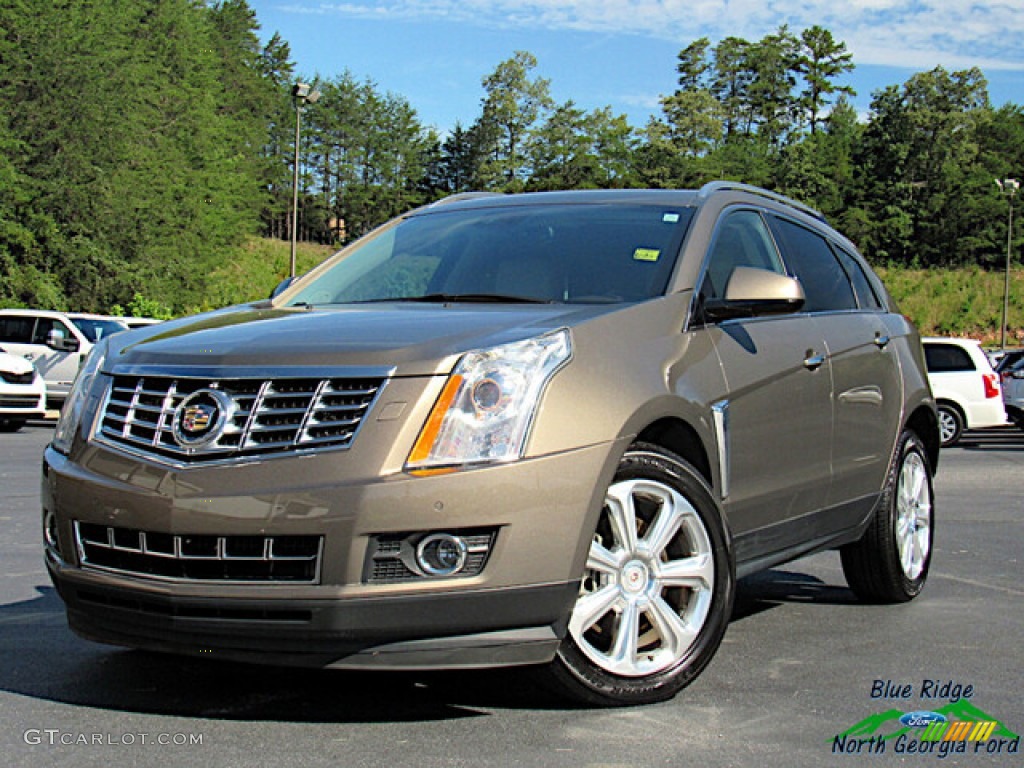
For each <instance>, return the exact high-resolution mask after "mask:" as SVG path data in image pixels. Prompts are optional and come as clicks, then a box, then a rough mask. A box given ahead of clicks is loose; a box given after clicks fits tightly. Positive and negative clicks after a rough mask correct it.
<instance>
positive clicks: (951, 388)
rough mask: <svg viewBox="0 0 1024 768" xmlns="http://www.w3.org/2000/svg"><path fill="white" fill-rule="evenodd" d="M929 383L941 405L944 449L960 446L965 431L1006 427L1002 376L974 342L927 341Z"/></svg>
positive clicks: (926, 356)
mask: <svg viewBox="0 0 1024 768" xmlns="http://www.w3.org/2000/svg"><path fill="white" fill-rule="evenodd" d="M923 342H924V355H925V360H926V362H927V364H928V381H929V382H930V383H931V385H932V392H933V393H934V395H935V401H936V402H937V403H938V406H939V426H940V428H941V430H942V446H943V447H944V448H945V447H947V446H950V445H956V443H958V442H959V441H960V437H961V435H963V431H964V430H965V429H981V428H984V427H1001V426H1003V425H1004V424H1006V410H1005V409H1004V408H1003V398H1002V391H1001V389H1000V386H999V376H998V375H996V373H995V372H994V371H993V370H992V365H991V364H990V363H989V361H988V358H987V357H986V356H985V353H984V352H983V351H982V349H981V343H980V342H977V341H974V340H973V339H946V338H926V339H923Z"/></svg>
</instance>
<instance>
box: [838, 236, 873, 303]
mask: <svg viewBox="0 0 1024 768" xmlns="http://www.w3.org/2000/svg"><path fill="white" fill-rule="evenodd" d="M832 248H833V250H835V253H836V256H838V257H839V263H840V264H842V265H843V269H845V270H846V274H847V275H849V277H850V282H851V283H853V290H854V292H855V293H856V294H857V301H858V302H860V306H861V308H862V309H881V308H882V302H881V300H879V298H878V294H876V293H875V289H874V288H872V287H871V281H870V280H868V277H867V275H866V274H864V268H863V267H861V265H860V262H859V261H857V259H855V258H854V257H853V256H852V255H851V254H849V253H847V252H846V250H844V249H843V248H840V247H839V246H837V245H836V244H835V243H833V244H832Z"/></svg>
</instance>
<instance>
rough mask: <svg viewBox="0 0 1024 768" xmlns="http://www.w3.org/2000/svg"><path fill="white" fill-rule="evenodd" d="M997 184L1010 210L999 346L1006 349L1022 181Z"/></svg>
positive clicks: (1007, 227) (1009, 180)
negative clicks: (1015, 222)
mask: <svg viewBox="0 0 1024 768" xmlns="http://www.w3.org/2000/svg"><path fill="white" fill-rule="evenodd" d="M996 186H997V187H999V191H1000V192H1002V193H1003V194H1004V195H1006V198H1007V202H1009V204H1010V206H1009V208H1010V210H1009V212H1008V213H1007V219H1006V279H1005V282H1004V285H1003V326H1002V328H1000V329H999V348H1000V349H1002V350H1003V351H1005V350H1006V324H1007V322H1008V320H1009V314H1010V256H1011V254H1012V250H1013V198H1014V197H1016V195H1017V190H1018V189H1020V182H1019V181H1017V179H1003V180H1002V181H1000V180H999V179H996Z"/></svg>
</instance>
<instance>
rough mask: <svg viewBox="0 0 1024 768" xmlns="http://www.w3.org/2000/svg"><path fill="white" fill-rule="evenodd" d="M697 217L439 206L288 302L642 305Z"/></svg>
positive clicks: (664, 278)
mask: <svg viewBox="0 0 1024 768" xmlns="http://www.w3.org/2000/svg"><path fill="white" fill-rule="evenodd" d="M691 215H692V211H691V210H690V209H688V208H677V209H671V210H668V209H664V208H660V207H654V206H649V205H611V204H579V205H531V206H524V205H515V206H508V207H501V208H494V207H484V208H470V209H462V210H456V211H445V210H444V209H443V208H442V209H434V210H431V211H428V212H426V213H423V214H420V215H416V216H412V217H410V218H408V219H404V220H402V221H400V222H399V223H397V224H396V225H393V226H391V227H387V228H385V229H383V230H380V231H379V232H377V233H375V234H374V235H371V236H370V237H368V238H365V239H363V240H361V241H359V242H357V243H356V244H355V246H354V248H353V249H350V250H349V251H348V252H347V253H346V254H345V256H344V257H343V258H340V259H339V260H338V261H337V262H336V263H335V264H334V265H333V266H330V267H329V268H328V269H327V270H326V271H325V272H324V273H323V274H321V275H320V276H319V277H318V278H317V279H316V280H315V281H314V282H313V283H312V284H310V285H308V286H306V288H305V289H303V290H302V291H300V292H299V293H298V294H297V295H296V296H294V297H293V298H292V299H291V301H290V302H289V303H290V305H292V306H295V305H303V304H304V305H321V304H346V303H357V302H370V301H401V300H405V301H414V300H419V301H460V300H461V301H487V300H492V301H539V302H558V303H562V302H567V303H614V302H627V301H642V300H644V299H649V298H652V297H654V296H658V295H661V294H662V293H664V291H665V288H666V286H667V285H668V280H669V277H670V275H671V273H672V269H673V267H674V266H675V262H676V257H677V255H678V253H679V247H680V244H681V243H682V239H683V235H684V234H685V231H686V226H687V224H688V223H689V221H690V218H691Z"/></svg>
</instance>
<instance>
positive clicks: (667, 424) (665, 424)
mask: <svg viewBox="0 0 1024 768" xmlns="http://www.w3.org/2000/svg"><path fill="white" fill-rule="evenodd" d="M636 440H637V442H641V443H652V444H654V445H657V446H660V447H661V448H664V449H666V450H669V451H671V452H672V453H674V454H676V455H677V456H679V457H680V458H682V459H685V460H686V461H687V462H688V463H689V464H691V465H692V466H693V468H694V469H696V470H697V472H698V473H700V476H701V477H702V478H704V482H706V483H707V484H708V486H709V487H711V488H715V487H716V485H717V484H716V482H715V477H714V474H713V472H712V469H711V462H710V460H709V459H708V452H707V449H706V448H705V447H704V441H703V440H702V439H701V437H700V434H699V433H698V432H697V430H696V429H694V428H693V427H692V426H690V424H689V423H687V422H686V421H684V420H682V419H679V418H675V417H664V418H661V419H658V420H657V421H654V422H652V423H651V424H649V425H648V426H647V427H645V428H644V429H642V430H640V432H639V433H637V436H636Z"/></svg>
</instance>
